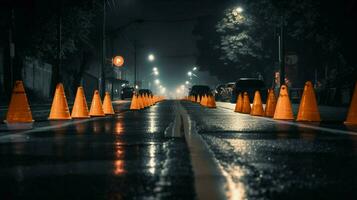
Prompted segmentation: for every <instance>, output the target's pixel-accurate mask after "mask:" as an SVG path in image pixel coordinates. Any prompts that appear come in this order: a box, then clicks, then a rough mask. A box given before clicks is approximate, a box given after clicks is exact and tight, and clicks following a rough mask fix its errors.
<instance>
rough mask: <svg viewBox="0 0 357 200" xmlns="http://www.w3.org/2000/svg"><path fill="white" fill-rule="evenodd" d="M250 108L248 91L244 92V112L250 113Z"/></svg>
mask: <svg viewBox="0 0 357 200" xmlns="http://www.w3.org/2000/svg"><path fill="white" fill-rule="evenodd" d="M250 110H251V108H250V101H249V96H248V93H247V92H244V95H243V108H242V113H246V114H249V113H250Z"/></svg>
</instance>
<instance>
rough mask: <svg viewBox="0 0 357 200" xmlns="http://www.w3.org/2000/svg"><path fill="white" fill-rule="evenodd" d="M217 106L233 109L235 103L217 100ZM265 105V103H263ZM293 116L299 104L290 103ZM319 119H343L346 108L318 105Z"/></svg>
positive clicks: (295, 114) (338, 120)
mask: <svg viewBox="0 0 357 200" xmlns="http://www.w3.org/2000/svg"><path fill="white" fill-rule="evenodd" d="M216 104H217V106H218V107H221V108H225V109H230V110H234V109H235V106H236V105H235V104H233V103H229V102H217V103H216ZM263 107H265V104H264V105H263ZM292 107H293V112H294V116H295V117H296V116H297V113H298V110H299V104H292ZM319 110H320V115H321V119H322V120H323V121H334V122H341V121H345V119H346V116H347V112H348V108H345V107H332V106H319Z"/></svg>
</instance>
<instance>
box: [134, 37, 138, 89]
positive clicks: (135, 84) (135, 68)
mask: <svg viewBox="0 0 357 200" xmlns="http://www.w3.org/2000/svg"><path fill="white" fill-rule="evenodd" d="M136 57H137V56H136V40H134V89H135V90H136V89H137V88H136V86H137V83H136V81H137V80H136V78H137V77H136V76H137V74H136V73H137V72H136V70H137V67H136Z"/></svg>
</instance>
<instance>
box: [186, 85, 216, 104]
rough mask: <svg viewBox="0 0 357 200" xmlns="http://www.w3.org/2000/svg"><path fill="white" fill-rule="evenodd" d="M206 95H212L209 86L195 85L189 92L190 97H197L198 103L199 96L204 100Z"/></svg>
mask: <svg viewBox="0 0 357 200" xmlns="http://www.w3.org/2000/svg"><path fill="white" fill-rule="evenodd" d="M204 95H212V91H211V88H210V87H209V86H207V85H194V86H192V88H191V90H190V92H189V96H195V100H196V101H197V98H198V96H200V98H202V97H203V96H204Z"/></svg>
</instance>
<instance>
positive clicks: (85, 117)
mask: <svg viewBox="0 0 357 200" xmlns="http://www.w3.org/2000/svg"><path fill="white" fill-rule="evenodd" d="M88 118H90V116H83V117H75V116H72V119H88Z"/></svg>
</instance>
